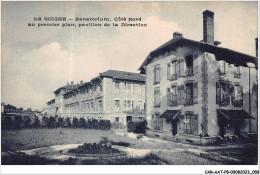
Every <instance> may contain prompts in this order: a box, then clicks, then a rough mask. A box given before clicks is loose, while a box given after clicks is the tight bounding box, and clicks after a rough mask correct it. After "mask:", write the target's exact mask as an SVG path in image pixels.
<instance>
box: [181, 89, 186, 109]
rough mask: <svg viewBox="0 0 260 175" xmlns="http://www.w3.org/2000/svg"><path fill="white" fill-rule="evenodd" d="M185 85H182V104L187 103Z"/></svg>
mask: <svg viewBox="0 0 260 175" xmlns="http://www.w3.org/2000/svg"><path fill="white" fill-rule="evenodd" d="M184 87H185V86H184V85H181V104H182V105H184V104H185V89H184Z"/></svg>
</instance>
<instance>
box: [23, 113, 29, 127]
mask: <svg viewBox="0 0 260 175" xmlns="http://www.w3.org/2000/svg"><path fill="white" fill-rule="evenodd" d="M30 125H31V119H30V117H29V116H28V115H26V116H24V119H23V128H29V127H30Z"/></svg>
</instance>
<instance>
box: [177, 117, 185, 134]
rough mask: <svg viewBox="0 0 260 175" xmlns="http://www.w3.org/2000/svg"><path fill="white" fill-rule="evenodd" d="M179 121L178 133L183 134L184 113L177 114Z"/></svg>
mask: <svg viewBox="0 0 260 175" xmlns="http://www.w3.org/2000/svg"><path fill="white" fill-rule="evenodd" d="M179 121H180V123H179V124H180V125H179V131H178V133H179V134H183V133H184V130H185V123H184V115H179Z"/></svg>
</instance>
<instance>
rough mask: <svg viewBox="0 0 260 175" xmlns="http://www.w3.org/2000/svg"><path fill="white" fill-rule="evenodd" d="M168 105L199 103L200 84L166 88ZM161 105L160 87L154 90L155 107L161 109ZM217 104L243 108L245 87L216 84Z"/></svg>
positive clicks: (223, 83)
mask: <svg viewBox="0 0 260 175" xmlns="http://www.w3.org/2000/svg"><path fill="white" fill-rule="evenodd" d="M166 94H167V105H168V106H178V105H192V104H196V103H198V83H197V82H189V83H186V84H185V85H180V86H177V85H172V86H171V87H168V88H166ZM160 104H161V93H160V87H156V88H155V89H154V106H155V107H159V106H160ZM216 104H219V105H220V106H226V105H230V104H232V105H234V106H235V107H242V105H243V86H242V85H239V84H235V85H234V84H232V83H230V82H227V81H224V82H217V83H216Z"/></svg>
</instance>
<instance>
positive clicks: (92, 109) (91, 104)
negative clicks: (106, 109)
mask: <svg viewBox="0 0 260 175" xmlns="http://www.w3.org/2000/svg"><path fill="white" fill-rule="evenodd" d="M90 106H91V111H94V103H93V102H90Z"/></svg>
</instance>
